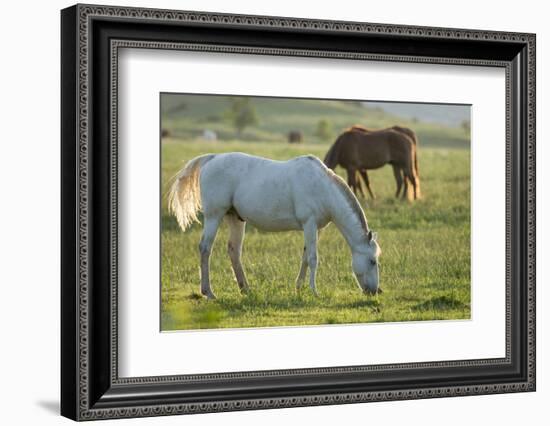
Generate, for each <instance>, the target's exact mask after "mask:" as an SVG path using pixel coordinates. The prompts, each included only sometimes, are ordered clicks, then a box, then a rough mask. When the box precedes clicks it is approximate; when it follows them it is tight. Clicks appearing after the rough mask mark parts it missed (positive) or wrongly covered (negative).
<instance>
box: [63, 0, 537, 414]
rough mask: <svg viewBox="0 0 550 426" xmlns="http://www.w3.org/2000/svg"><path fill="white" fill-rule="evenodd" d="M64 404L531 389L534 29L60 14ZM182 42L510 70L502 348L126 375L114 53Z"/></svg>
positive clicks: (258, 405) (85, 409) (151, 408)
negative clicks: (490, 353) (480, 354)
mask: <svg viewBox="0 0 550 426" xmlns="http://www.w3.org/2000/svg"><path fill="white" fill-rule="evenodd" d="M61 29H62V31H61V37H62V39H61V51H62V75H61V81H62V93H61V98H62V119H61V128H62V129H61V130H62V141H61V160H62V176H61V190H62V218H61V221H62V235H61V239H62V282H61V309H62V310H61V321H62V328H61V338H62V339H61V354H62V358H61V370H62V374H61V385H62V386H61V413H62V415H64V416H66V417H69V418H71V419H74V420H91V419H104V418H115V417H139V416H158V415H168V414H187V413H205V412H213V411H229V410H247V409H264V408H278V407H292V406H308V405H322V404H344V403H355V402H368V401H381V400H399V399H415V398H435V397H444V396H464V395H476V394H490V393H504V392H520V391H534V390H535V35H534V34H519V33H508V32H506V33H505V32H490V31H478V30H462V29H449V28H426V27H412V26H400V25H385V24H384V25H382V24H368V23H358V22H334V21H321V20H307V19H294V18H280V17H266V16H243V15H227V14H215V13H202V12H182V11H169V10H153V9H134V8H126V7H103V6H95V5H76V6H73V7H70V8H67V9H64V10H63V11H62V13H61ZM120 47H134V48H148V49H186V50H198V51H216V52H230V53H240V54H247V53H254V54H263V55H287V56H311V57H320V58H342V59H354V60H374V61H376V60H384V61H396V62H422V63H430V64H432V63H433V64H454V65H465V66H468V65H484V66H494V67H501V68H504V69H505V72H506V115H507V117H506V139H507V140H506V147H507V154H506V180H507V184H506V199H507V201H506V202H507V212H506V227H507V229H506V234H507V238H506V241H507V247H506V304H507V306H506V314H507V315H506V339H507V340H506V356H505V357H504V358H498V359H480V360H461V361H446V362H431V363H411V364H386V365H375V366H369V365H365V366H326V368H316V369H301V370H274V371H256V372H242V373H220V374H206V375H192V376H189V375H187V376H183V375H182V376H161V377H136V378H119V377H118V367H117V363H118V358H117V336H118V328H117V215H116V202H117V128H116V119H117V103H116V96H117V84H118V80H117V52H118V49H119V48H120Z"/></svg>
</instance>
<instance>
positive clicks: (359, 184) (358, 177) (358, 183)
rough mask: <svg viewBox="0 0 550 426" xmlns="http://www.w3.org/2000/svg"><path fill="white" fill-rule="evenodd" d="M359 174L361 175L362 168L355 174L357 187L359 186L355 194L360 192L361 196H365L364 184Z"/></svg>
mask: <svg viewBox="0 0 550 426" xmlns="http://www.w3.org/2000/svg"><path fill="white" fill-rule="evenodd" d="M357 174H359V175H361V170H357V171H356V172H355V175H354V178H355V187H356V188H357V190H356V192H355V195H357V193H360V194H361V197H363V198H365V193H364V192H363V186H362V185H361V177H360V176H358V175H357Z"/></svg>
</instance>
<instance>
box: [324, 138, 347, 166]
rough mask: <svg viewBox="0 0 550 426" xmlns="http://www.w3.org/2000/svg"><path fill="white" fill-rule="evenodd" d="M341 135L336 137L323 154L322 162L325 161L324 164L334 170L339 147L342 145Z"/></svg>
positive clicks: (338, 157)
mask: <svg viewBox="0 0 550 426" xmlns="http://www.w3.org/2000/svg"><path fill="white" fill-rule="evenodd" d="M343 136H344V134H342V135H340V136H338V137H337V138H336V141H335V142H334V143H333V144H332V146H331V147H330V149H329V150H328V152H327V154H326V155H325V159H324V160H323V163H325V166H327V167H328V168H329V169H333V170H334V169H335V168H336V166H337V165H338V161H340V147H341V145H342V137H343Z"/></svg>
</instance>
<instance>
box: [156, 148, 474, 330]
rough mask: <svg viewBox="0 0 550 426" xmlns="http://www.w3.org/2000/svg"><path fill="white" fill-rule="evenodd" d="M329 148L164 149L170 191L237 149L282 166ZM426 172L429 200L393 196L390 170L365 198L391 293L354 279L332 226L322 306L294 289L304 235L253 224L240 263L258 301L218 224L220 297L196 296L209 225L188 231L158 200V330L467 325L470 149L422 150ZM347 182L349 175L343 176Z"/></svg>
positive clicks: (324, 244)
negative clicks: (366, 288) (205, 161)
mask: <svg viewBox="0 0 550 426" xmlns="http://www.w3.org/2000/svg"><path fill="white" fill-rule="evenodd" d="M329 146H330V145H329V144H328V143H327V144H322V143H306V144H300V145H296V144H293V145H289V144H288V143H286V142H283V141H277V140H273V141H270V142H265V141H262V142H255V141H246V142H245V141H227V140H225V141H219V142H206V141H198V140H194V139H193V138H191V137H184V138H167V139H163V142H162V192H163V195H164V194H166V192H167V191H168V188H169V186H168V181H169V179H170V178H171V177H172V176H173V175H174V174H175V173H176V172H177V171H178V170H179V169H180V168H181V167H182V166H183V165H184V164H185V162H186V161H187V160H189V159H191V158H193V157H195V156H197V155H200V154H204V153H207V152H211V153H216V152H231V151H241V152H246V153H250V154H254V155H260V156H264V157H268V158H272V159H279V160H284V159H288V158H292V157H295V156H298V155H304V154H314V155H316V156H318V157H319V158H321V159H322V158H323V157H324V155H325V153H326V152H327V150H328V148H329ZM418 155H419V164H420V166H419V171H420V177H421V190H422V196H423V198H422V199H421V200H419V201H416V202H406V201H405V202H404V201H401V200H397V199H395V198H394V197H393V195H394V192H395V182H394V178H393V174H392V171H391V167H389V166H386V167H384V168H382V169H379V170H369V177H370V180H371V185H372V188H373V190H374V192H375V194H376V195H377V199H376V200H374V201H373V200H370V199H369V200H367V204H368V205H367V206H365V200H364V199H360V202H361V205H362V206H363V209H364V211H365V214H366V217H367V221H368V224H369V227H370V228H371V229H373V230H374V231H376V232H377V233H378V241H379V244H380V246H381V248H382V255H381V257H380V286H381V287H382V289H383V291H384V292H383V293H382V294H379V295H377V296H366V295H363V294H362V293H361V292H360V290H359V287H358V285H357V283H356V282H355V278H354V276H353V273H352V270H351V255H350V251H349V248H348V246H347V244H346V242H345V240H344V239H343V237H342V236H341V234H340V233H339V232H338V230H337V229H336V227H335V226H334V225H332V224H331V225H329V226H328V227H327V228H326V229H325V230H323V232H322V233H321V236H320V240H319V268H318V273H317V289H318V291H319V297H314V296H313V295H312V294H311V292H310V290H309V287H307V285H306V286H305V287H304V288H303V289H302V290H301V291H300V292H299V293H297V292H296V290H295V286H294V280H295V278H296V275H297V273H298V270H299V265H300V257H301V254H302V250H303V234H302V233H301V232H285V233H265V232H260V231H258V230H256V229H254V228H253V227H251V226H247V230H246V237H245V242H244V249H243V259H242V261H243V265H244V268H245V270H246V273H247V277H248V281H249V283H250V286H251V292H250V293H249V294H247V295H241V294H240V292H239V290H238V286H237V283H236V281H235V279H234V276H233V271H232V269H231V264H230V260H229V257H228V255H227V249H226V244H227V237H228V236H227V227H226V226H225V225H222V227H221V228H220V231H219V232H218V236H217V239H216V244H215V245H214V249H213V252H212V256H211V269H210V274H211V281H212V288H213V290H214V292H215V294H216V295H217V297H218V298H217V299H216V300H211V301H207V300H205V299H203V298H202V297H201V296H200V293H199V253H198V243H199V240H200V235H201V230H202V226H201V224H194V225H193V226H192V227H191V228H190V229H188V230H187V231H186V232H185V233H183V232H182V231H181V230H180V229H179V227H178V226H177V223H176V220H175V219H174V218H173V217H172V216H170V215H169V214H168V211H167V205H166V198H165V197H164V196H163V198H162V200H161V203H162V205H161V216H162V224H161V225H162V229H161V268H162V270H161V286H162V287H161V329H162V330H163V331H168V330H186V329H199V328H200V329H205V328H240V327H266V326H301V325H322V324H344V323H367V322H389V321H421V320H445V319H468V318H470V151H469V149H468V148H467V147H463V148H459V147H456V146H455V145H454V144H449V146H448V147H434V146H428V147H426V146H424V145H422V139H421V141H420V149H419V154H418ZM336 172H337V173H339V174H340V175H344V171H343V170H342V169H339V168H338V169H336Z"/></svg>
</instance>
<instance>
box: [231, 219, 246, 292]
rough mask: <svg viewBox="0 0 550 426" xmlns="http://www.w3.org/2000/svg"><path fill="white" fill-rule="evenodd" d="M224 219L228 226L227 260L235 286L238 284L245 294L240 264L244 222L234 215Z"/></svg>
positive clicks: (243, 277)
mask: <svg viewBox="0 0 550 426" xmlns="http://www.w3.org/2000/svg"><path fill="white" fill-rule="evenodd" d="M226 218H227V223H228V224H229V241H228V243H227V252H228V253H229V258H230V259H231V266H232V267H233V272H235V278H236V279H237V284H239V288H240V289H241V292H242V293H247V292H248V290H249V286H248V281H247V280H246V276H245V274H244V269H243V265H242V263H241V253H242V248H243V240H244V231H245V227H246V222H243V221H241V220H239V219H238V218H237V216H235V215H234V214H229V215H227V216H226Z"/></svg>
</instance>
